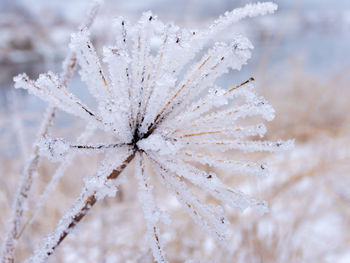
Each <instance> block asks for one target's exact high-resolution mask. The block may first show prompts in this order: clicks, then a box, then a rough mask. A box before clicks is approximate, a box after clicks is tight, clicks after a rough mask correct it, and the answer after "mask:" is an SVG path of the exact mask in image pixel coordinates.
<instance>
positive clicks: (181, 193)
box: [14, 3, 293, 262]
mask: <svg viewBox="0 0 350 263" xmlns="http://www.w3.org/2000/svg"><path fill="white" fill-rule="evenodd" d="M276 9H277V6H276V5H275V4H273V3H257V4H253V5H247V6H246V7H244V8H239V9H235V10H233V11H232V12H227V13H225V15H224V16H222V17H220V18H219V19H217V20H216V21H215V22H214V23H213V24H212V25H211V26H210V27H209V29H207V30H204V31H191V30H187V29H181V28H179V27H178V26H176V25H174V24H172V23H167V24H166V23H163V22H161V21H160V20H158V19H157V17H156V16H154V15H152V13H151V12H146V13H144V14H143V15H142V16H141V18H140V20H139V21H138V22H137V23H136V24H135V25H131V24H130V23H129V21H127V19H125V18H123V17H121V18H118V19H116V20H115V21H114V29H113V30H114V34H115V35H116V41H115V45H114V46H108V47H104V49H103V55H104V56H103V59H102V60H101V59H100V57H99V56H98V54H97V52H96V50H95V48H94V45H93V43H92V42H91V40H90V32H89V30H88V28H86V27H85V28H81V30H80V31H79V32H78V33H76V34H73V35H72V39H71V44H70V49H71V52H72V53H74V54H76V57H77V61H78V63H79V65H80V71H79V73H80V76H81V78H82V80H83V81H84V82H85V83H86V84H87V87H88V89H89V92H90V93H91V94H92V95H93V96H94V97H95V98H96V101H97V108H96V109H90V108H89V106H87V105H85V104H84V103H83V102H81V101H80V100H79V99H78V98H77V97H76V96H74V95H73V94H72V93H71V92H70V91H69V90H68V88H67V87H66V86H65V85H64V84H62V83H64V82H62V81H61V80H60V76H59V75H58V74H56V73H53V72H49V73H46V74H42V75H40V76H39V78H38V80H36V81H35V80H31V79H29V78H28V77H27V75H26V74H21V75H19V76H17V77H15V78H14V80H15V87H16V88H24V89H27V90H28V91H29V92H30V93H33V94H34V95H36V96H38V97H40V98H42V99H43V100H45V101H47V102H48V103H50V104H52V105H53V106H55V107H58V108H59V109H61V110H63V111H66V112H68V113H70V114H73V115H75V116H78V117H81V118H83V119H84V120H86V121H87V122H88V123H89V124H90V125H93V126H94V127H95V128H98V129H101V130H103V131H105V132H107V133H110V134H112V135H113V137H114V143H108V144H106V143H103V142H102V143H100V144H82V143H79V142H77V143H71V142H68V141H67V140H65V139H62V138H51V137H50V136H45V137H43V138H42V140H41V141H40V142H39V146H40V148H41V151H40V152H41V153H43V154H45V155H47V156H48V157H49V158H51V159H52V160H54V161H61V162H64V161H65V160H66V159H67V158H71V154H74V153H91V152H92V153H94V152H106V157H105V159H104V160H103V161H102V163H101V165H100V168H99V169H98V171H97V173H96V174H95V175H92V176H90V177H89V178H87V179H86V180H85V187H84V189H83V190H82V192H81V195H80V197H79V198H78V199H77V200H76V202H75V203H74V205H73V207H72V209H71V210H70V211H68V212H67V214H65V215H64V216H63V217H62V219H61V220H60V222H59V225H58V226H57V228H56V229H55V230H54V231H53V233H52V234H51V235H49V236H48V237H47V238H46V239H44V240H43V242H42V244H41V246H40V247H39V248H38V249H37V251H36V252H35V255H34V256H33V257H32V258H31V259H30V261H31V262H43V261H46V259H47V258H48V256H49V255H51V254H52V253H53V251H54V249H55V248H56V247H57V246H58V245H59V244H60V243H61V242H62V241H63V239H64V238H65V237H66V236H67V235H68V234H69V233H70V231H71V230H72V228H74V227H75V226H76V225H77V224H78V223H79V221H80V220H81V218H82V217H84V216H85V215H86V214H87V212H88V211H89V210H90V208H91V207H92V206H93V205H94V204H95V202H97V201H98V200H101V199H103V198H104V197H105V196H110V195H115V193H116V191H117V187H118V185H120V183H121V178H123V177H122V176H119V175H120V174H121V173H122V171H123V170H124V168H125V167H126V166H128V164H129V163H130V162H131V161H132V160H133V159H135V163H136V171H135V176H136V178H137V180H138V182H139V187H138V188H139V199H140V202H141V203H142V209H143V211H144V215H145V220H146V222H147V224H146V225H147V234H148V237H149V244H150V248H151V250H152V253H153V256H154V259H155V260H156V261H157V262H167V260H166V254H165V252H164V244H163V243H162V238H161V235H160V230H159V227H158V221H159V220H161V217H160V215H161V214H163V213H164V212H163V211H160V210H159V208H158V207H157V204H156V203H155V200H154V198H153V196H152V189H153V186H152V185H151V183H150V180H149V177H150V175H149V174H148V172H147V169H145V164H146V163H149V164H151V165H152V167H153V169H154V171H156V172H157V174H158V177H159V180H160V181H161V182H162V183H163V184H164V185H165V186H166V187H167V189H168V190H169V191H170V192H171V193H173V194H174V195H175V196H176V197H177V199H178V200H179V202H180V203H181V204H182V205H183V206H184V208H185V209H186V211H187V212H188V214H189V215H190V216H191V217H192V218H193V220H194V221H195V222H196V223H197V224H199V225H200V226H201V227H203V228H204V229H205V230H206V231H207V232H208V233H210V234H212V235H213V236H214V237H216V238H217V239H218V240H219V241H225V232H226V228H227V226H228V224H229V222H228V220H227V218H226V217H225V215H224V212H223V208H222V207H221V206H212V205H208V204H205V203H203V202H202V201H201V200H199V198H197V197H196V195H195V193H193V192H192V191H191V189H190V185H194V186H196V187H198V188H200V189H202V190H203V191H204V192H206V193H208V194H209V195H211V196H212V197H214V198H215V199H216V200H218V201H220V202H221V203H223V204H227V205H229V206H231V207H234V208H238V209H239V210H243V209H245V208H247V207H252V208H253V209H256V210H257V211H258V212H261V213H264V212H266V211H267V203H266V202H264V201H260V200H256V199H254V198H252V197H250V196H248V195H246V194H244V193H243V192H241V191H239V190H238V189H235V188H234V187H232V186H228V185H225V184H224V182H223V181H222V180H220V178H219V177H220V176H219V175H216V174H215V173H213V172H206V171H203V170H201V169H200V168H198V167H197V166H196V165H195V164H196V163H197V164H207V165H209V166H211V167H227V168H229V169H230V170H232V172H236V173H242V172H243V173H246V174H253V175H266V174H267V171H268V169H267V166H266V164H261V163H255V162H252V161H249V160H233V159H228V158H222V157H219V156H220V154H218V153H220V152H226V151H229V150H232V149H234V150H241V151H243V152H255V151H270V152H276V151H280V150H285V149H288V148H290V147H291V146H292V144H293V141H277V142H270V141H261V140H256V138H255V137H262V136H263V135H264V134H265V132H266V127H265V125H264V124H263V123H258V124H255V123H254V124H246V122H245V121H246V120H249V119H255V118H256V117H259V118H260V119H263V120H267V121H270V120H272V119H273V118H274V109H273V108H272V106H271V105H269V104H268V102H267V101H266V100H265V99H263V98H262V97H259V96H257V94H256V93H255V91H254V86H253V83H254V79H250V80H248V81H246V82H244V83H242V84H240V85H237V86H234V87H229V88H225V89H224V88H221V87H218V86H215V85H214V84H215V81H216V79H217V78H219V77H220V76H222V75H223V74H225V73H227V72H228V71H229V70H230V69H233V70H240V69H241V67H242V66H243V65H244V64H246V63H247V60H248V59H249V58H250V57H251V50H252V49H253V46H252V44H251V43H250V41H249V40H248V39H247V38H245V37H244V36H241V35H237V36H233V38H232V42H231V43H229V44H228V43H222V42H219V43H215V44H214V45H213V47H212V48H210V49H209V50H208V51H207V52H204V55H203V56H202V57H201V58H200V59H199V60H198V61H196V62H193V63H192V61H193V60H194V59H195V58H196V56H198V54H199V53H200V52H201V51H202V50H203V49H204V47H205V45H206V44H207V43H208V42H209V41H211V40H213V39H215V35H217V34H218V33H219V32H222V31H224V30H225V29H227V28H228V27H229V26H230V25H232V24H233V23H236V22H238V21H239V20H241V19H243V18H245V17H254V16H257V15H264V14H267V13H272V12H274V11H275V10H276ZM155 40H156V42H157V43H160V45H159V46H158V47H157V48H156V50H154V48H155V47H154V46H151V42H154V41H155ZM102 62H104V63H106V65H107V70H105V67H104V66H103V64H102ZM184 69H186V71H185V74H184V75H182V71H183V70H184ZM205 93H206V95H204V96H202V97H199V96H200V95H202V94H205ZM251 117H253V118H251ZM247 122H249V121H247ZM251 137H253V139H252V138H251Z"/></svg>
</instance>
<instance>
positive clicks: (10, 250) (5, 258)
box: [1, 1, 101, 263]
mask: <svg viewBox="0 0 350 263" xmlns="http://www.w3.org/2000/svg"><path fill="white" fill-rule="evenodd" d="M100 5H101V2H100V1H95V2H94V3H93V4H92V5H91V7H90V10H89V12H88V15H87V19H86V21H84V22H83V23H82V24H81V25H80V26H79V30H81V29H82V28H89V27H91V25H92V23H93V21H94V19H95V17H96V15H97V12H98V10H99V7H100ZM75 67H76V56H75V54H74V53H73V52H70V53H69V54H68V56H67V57H66V59H65V61H64V63H63V72H62V74H61V84H62V86H67V85H68V83H69V81H70V80H71V78H72V75H73V72H74V70H75ZM55 113H56V108H55V107H49V108H48V110H47V112H46V116H45V118H44V120H43V121H42V123H41V128H40V132H39V136H38V139H39V140H40V139H41V138H43V137H45V135H46V134H47V133H48V130H49V128H50V126H52V123H53V120H54V118H55ZM34 145H35V146H34V147H33V151H32V154H31V157H30V159H29V160H28V163H27V165H26V166H25V168H24V170H23V172H22V178H21V182H20V184H19V188H18V190H17V194H16V197H15V200H14V201H13V205H12V215H11V218H10V220H9V225H8V229H7V232H6V234H5V237H4V240H3V243H2V255H1V262H3V263H11V262H14V252H15V249H16V247H17V241H18V239H19V237H20V236H21V229H22V228H23V227H22V218H23V213H24V210H25V207H26V204H27V200H28V195H29V191H30V189H31V186H32V184H33V179H34V175H35V173H36V171H37V167H38V164H39V160H40V156H39V146H38V145H37V144H36V143H35V144H34Z"/></svg>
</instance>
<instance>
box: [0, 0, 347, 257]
mask: <svg viewBox="0 0 350 263" xmlns="http://www.w3.org/2000/svg"><path fill="white" fill-rule="evenodd" d="M249 2H250V1H247V0H215V1H214V0H213V1H209V0H177V1H176V2H175V1H172V0H163V1H161V0H143V1H137V0H128V1H118V0H105V4H104V6H103V7H102V9H101V11H100V13H99V15H98V17H97V19H96V21H95V23H94V25H93V27H92V29H91V31H92V37H93V42H94V44H95V45H96V47H97V49H98V50H100V49H101V47H102V46H103V45H106V44H110V43H112V41H113V38H114V36H113V32H112V31H111V30H110V26H109V25H110V22H111V20H112V19H113V18H115V17H117V16H120V15H122V16H126V17H128V18H129V19H130V20H131V21H132V22H135V21H137V19H138V18H139V17H140V15H141V14H142V12H144V11H147V10H151V11H152V12H153V14H155V15H157V16H158V17H159V18H160V19H161V20H162V21H174V22H175V23H176V24H179V25H181V26H183V27H188V28H193V29H201V28H206V27H207V26H208V25H210V24H211V22H212V21H213V20H214V19H216V18H217V17H218V16H220V15H221V14H223V13H224V12H225V11H230V10H232V9H234V8H236V7H241V6H243V5H245V4H247V3H249ZM275 2H276V3H277V4H278V5H279V9H278V11H277V12H276V13H275V14H274V15H268V16H265V17H259V18H254V19H246V20H244V21H242V22H240V23H238V24H237V25H235V26H233V27H232V28H231V29H230V31H229V32H225V33H224V34H223V35H222V36H220V38H222V39H224V40H225V39H230V36H232V35H233V34H237V33H242V34H244V35H247V36H248V38H249V39H250V40H251V42H252V43H253V45H254V47H255V49H254V51H253V56H252V59H251V60H250V61H249V62H248V65H246V66H245V67H243V69H242V70H241V71H240V72H230V73H229V74H227V75H225V76H224V77H222V78H220V79H219V80H218V84H221V85H222V86H224V87H229V86H232V85H236V84H239V83H241V82H243V81H245V80H247V79H248V78H249V77H252V76H253V77H254V78H255V80H256V86H257V89H258V92H259V93H260V94H261V95H263V96H264V97H265V98H266V99H267V100H268V101H269V102H270V103H271V104H272V105H273V106H274V108H275V110H276V119H275V120H274V121H272V122H271V123H270V124H269V125H268V133H267V139H279V138H281V139H289V138H295V140H296V143H295V144H296V146H295V149H294V150H293V151H290V152H288V153H283V154H278V155H269V156H267V157H265V159H266V160H265V161H266V162H267V163H269V164H270V167H271V175H270V177H269V178H266V179H256V178H254V179H252V178H248V180H247V179H245V180H244V179H241V178H240V177H234V178H232V176H229V174H228V173H227V175H225V173H224V172H223V171H222V173H223V176H224V178H225V181H226V182H227V183H229V184H232V185H237V184H238V185H240V186H241V188H242V189H246V191H247V192H251V194H252V195H253V196H254V197H258V198H262V199H265V200H268V201H269V203H270V209H271V211H270V213H268V214H266V215H264V216H263V217H260V216H258V215H255V214H254V213H251V212H249V211H248V212H244V213H238V212H237V211H228V213H229V215H230V221H231V224H232V233H231V234H232V240H231V241H232V243H231V246H230V248H222V247H220V245H218V244H216V243H215V242H214V241H213V240H211V238H210V237H208V236H206V235H205V234H204V233H202V232H201V231H200V229H199V228H198V227H193V222H192V221H191V219H190V218H189V217H186V216H185V215H184V213H183V211H182V210H181V208H180V207H178V206H176V205H174V206H171V207H170V209H171V213H172V214H173V220H174V222H175V223H174V224H173V225H172V227H171V228H169V229H168V228H167V229H165V230H164V232H165V234H164V235H165V236H166V237H165V238H168V244H167V249H166V250H167V253H168V255H169V259H172V260H170V261H171V262H185V261H186V260H190V259H193V261H188V262H344V263H345V262H350V250H349V247H350V190H349V189H350V133H349V132H350V103H349V98H350V91H349V89H350V87H349V85H350V2H349V1H348V0H337V1H330V0H328V1H327V0H280V1H275ZM88 4H89V1H84V0H74V1H45V0H35V1H34V0H0V145H1V148H0V184H1V191H0V209H1V211H2V212H1V215H0V233H3V231H4V229H5V226H6V223H7V219H8V216H9V208H10V206H11V202H12V199H13V195H14V192H15V189H16V187H17V183H18V179H19V178H20V171H21V169H22V168H23V165H24V163H25V160H26V159H28V155H29V153H30V150H31V144H32V142H33V141H34V139H35V134H36V133H37V131H38V127H39V124H40V120H41V119H42V114H43V110H44V109H45V108H46V107H47V105H46V104H45V103H43V102H42V101H41V100H39V99H37V98H35V97H34V96H31V95H28V94H27V93H26V92H24V91H19V90H14V88H13V82H12V78H13V76H15V75H17V74H19V73H22V72H26V73H27V74H28V75H29V76H30V77H31V78H36V77H37V76H38V75H39V74H40V73H42V72H46V71H48V70H51V71H55V72H60V71H61V63H62V60H63V59H64V57H65V56H66V54H67V52H68V43H69V40H70V34H71V33H72V32H75V30H76V28H77V26H78V25H79V23H80V22H81V21H82V19H83V17H84V16H85V14H86V10H87V7H88ZM70 89H71V90H72V91H73V92H74V93H76V94H78V95H79V97H83V98H84V99H85V100H87V101H89V100H90V99H91V98H90V97H89V95H88V93H87V90H86V88H85V86H84V84H83V83H82V82H81V81H80V80H79V77H78V76H76V77H75V78H74V79H73V80H72V83H71V87H70ZM82 125H84V124H83V123H80V121H79V120H76V119H73V118H71V117H69V116H68V115H65V114H63V113H59V116H58V118H57V121H56V129H57V131H56V132H57V133H58V134H60V135H64V136H76V135H78V134H79V131H80V130H81V127H82ZM84 158H87V157H81V158H80V159H77V160H76V161H75V163H74V165H73V167H72V168H71V170H72V171H71V172H72V173H73V174H77V175H76V178H73V179H72V178H63V180H62V182H61V183H60V186H59V188H58V189H57V191H56V192H55V193H54V196H53V197H52V199H51V201H50V200H49V201H48V204H49V205H46V206H45V209H44V210H43V212H42V215H41V217H39V219H37V221H35V222H34V223H33V225H32V226H31V228H30V230H28V231H27V233H26V234H25V236H24V241H23V242H22V244H21V246H20V248H19V249H18V252H17V253H18V257H19V258H25V257H26V256H27V255H28V254H29V253H30V252H31V250H32V249H33V247H35V246H36V245H37V244H38V241H39V240H40V238H41V237H43V236H45V234H46V233H48V231H50V229H52V227H53V226H55V224H56V222H57V219H58V218H59V216H60V215H61V214H62V211H64V210H65V209H67V207H69V204H70V203H71V201H72V200H74V197H75V196H76V195H77V194H78V192H79V191H77V190H75V188H74V187H73V185H75V184H76V185H79V184H81V178H82V177H83V174H84V171H85V172H86V173H88V171H89V168H90V167H84V168H81V166H82V164H84V163H86V159H84ZM90 158H92V157H90ZM97 158H98V157H97ZM92 163H94V162H92ZM91 167H94V164H91ZM78 168H79V169H78ZM54 169H55V166H53V165H51V164H49V163H48V162H45V161H43V162H42V163H41V165H40V171H39V180H38V182H37V183H36V186H35V188H34V189H33V192H36V191H37V192H40V191H41V190H42V188H43V187H44V185H45V182H47V181H48V180H49V176H50V174H51V173H52V171H54ZM86 173H85V174H86ZM72 180H73V183H72ZM128 187H130V188H129V189H131V188H132V182H129V185H128V184H126V186H124V188H125V189H126V190H124V192H123V193H125V194H124V197H123V198H122V199H123V202H121V201H120V200H119V199H118V200H106V201H105V202H103V203H102V204H100V205H99V206H98V207H96V209H95V210H94V211H96V213H95V216H93V215H91V217H89V218H87V219H86V220H85V221H84V222H83V226H82V227H81V229H82V230H79V231H78V232H77V233H74V234H73V235H72V236H71V237H69V238H68V239H67V241H65V242H66V243H64V244H63V245H62V248H61V249H60V250H58V253H57V256H56V257H53V258H52V259H51V260H52V262H151V260H152V259H151V258H150V257H149V256H150V254H149V251H147V246H145V242H144V239H143V234H142V233H143V232H142V231H143V227H144V226H143V225H142V224H143V223H142V222H143V221H142V220H141V219H140V216H136V217H135V216H131V215H135V214H138V215H139V214H140V211H139V207H138V205H137V204H135V202H134V200H135V196H134V195H133V194H134V193H129V191H128V190H127V189H128ZM77 188H78V189H80V186H79V187H77ZM159 194H160V195H161V194H165V193H159ZM34 196H35V194H34ZM34 200H35V197H33V201H32V202H34ZM55 200H60V202H59V203H56V205H55V206H52V205H50V204H52V202H53V201H55ZM50 202H51V203H50ZM116 202H117V203H118V204H117V205H115V204H114V203H116ZM114 215H115V216H114ZM121 215H122V216H121ZM141 217H142V216H141ZM116 222H117V224H116ZM135 226H140V227H139V229H137V227H135ZM96 232H98V233H102V234H101V235H103V236H104V238H100V239H103V240H102V241H101V240H100V239H98V238H97V239H94V238H91V233H96ZM111 233H115V234H113V235H111ZM194 236H195V237H196V238H195V239H194V238H193V237H194ZM1 238H2V235H0V240H1ZM121 251H123V252H121ZM228 255H229V257H228Z"/></svg>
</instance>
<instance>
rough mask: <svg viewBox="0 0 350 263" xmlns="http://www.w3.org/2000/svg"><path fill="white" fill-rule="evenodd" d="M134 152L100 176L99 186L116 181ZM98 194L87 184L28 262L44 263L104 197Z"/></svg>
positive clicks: (133, 155) (132, 157)
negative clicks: (107, 172)
mask: <svg viewBox="0 0 350 263" xmlns="http://www.w3.org/2000/svg"><path fill="white" fill-rule="evenodd" d="M134 157H135V151H132V152H129V154H127V156H126V158H125V159H124V160H123V161H122V162H121V163H120V165H118V166H117V167H116V168H114V169H113V171H112V172H111V173H109V174H107V175H105V176H102V177H104V178H102V180H101V183H100V185H107V184H108V182H107V181H115V180H116V179H118V177H119V175H120V174H121V173H122V171H123V170H124V169H125V168H126V167H127V166H128V164H129V163H130V162H131V161H132V160H133V159H134ZM98 193H99V191H98V189H97V188H96V186H93V187H92V188H90V187H89V185H88V183H87V184H86V186H85V187H84V189H83V191H82V192H81V194H80V196H79V198H78V199H77V200H76V201H75V203H74V205H73V206H72V207H71V209H70V210H69V211H68V212H67V213H66V214H65V215H64V216H63V217H62V219H61V220H60V222H59V223H58V225H57V227H56V229H55V230H54V231H53V233H51V234H50V235H48V236H47V237H46V238H45V239H44V242H43V243H42V244H41V246H40V248H39V249H38V250H37V251H35V253H34V256H33V257H32V258H31V259H30V260H29V262H36V263H38V262H45V261H46V260H47V258H48V257H49V256H50V255H51V254H52V253H53V252H54V250H55V249H56V248H57V247H58V246H59V245H60V244H61V242H62V241H63V240H64V239H65V238H66V236H67V235H68V234H69V233H70V232H71V231H72V230H73V229H74V227H75V226H76V225H77V224H78V223H79V222H80V221H81V220H82V219H83V218H84V216H85V215H86V214H87V213H88V212H89V211H90V209H91V208H92V207H93V205H94V204H95V203H96V202H97V201H98V200H99V199H102V198H103V197H104V196H98V195H97V194H98Z"/></svg>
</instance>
